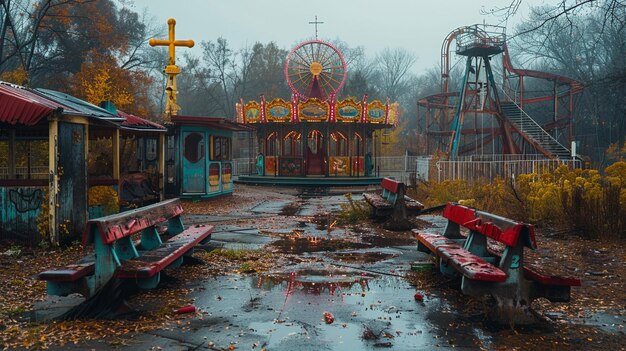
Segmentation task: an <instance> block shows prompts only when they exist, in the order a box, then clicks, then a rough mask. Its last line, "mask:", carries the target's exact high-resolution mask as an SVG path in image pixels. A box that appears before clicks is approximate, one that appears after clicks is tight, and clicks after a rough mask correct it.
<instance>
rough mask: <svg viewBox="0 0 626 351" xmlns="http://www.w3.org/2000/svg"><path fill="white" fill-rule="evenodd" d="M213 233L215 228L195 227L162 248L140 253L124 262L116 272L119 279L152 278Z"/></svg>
mask: <svg viewBox="0 0 626 351" xmlns="http://www.w3.org/2000/svg"><path fill="white" fill-rule="evenodd" d="M212 231H213V226H211V225H207V226H195V227H192V228H189V229H187V230H185V231H184V232H182V233H180V234H177V235H175V236H174V237H172V238H171V239H169V240H168V241H166V242H164V243H163V245H162V246H160V247H159V248H157V249H154V250H151V251H145V252H140V255H139V257H137V258H135V259H132V260H128V261H124V262H123V263H122V266H121V267H120V268H118V269H117V270H116V271H115V276H116V277H118V278H133V279H134V278H150V277H153V276H155V275H156V274H157V273H158V272H160V271H162V270H163V269H164V268H165V267H167V266H169V265H170V264H171V263H172V262H174V261H175V260H176V259H178V258H179V257H181V256H182V255H184V254H185V252H187V251H189V250H190V249H191V248H193V247H194V246H195V245H197V244H198V243H199V242H201V241H202V240H204V239H206V238H207V237H208V236H209V235H211V232H212Z"/></svg>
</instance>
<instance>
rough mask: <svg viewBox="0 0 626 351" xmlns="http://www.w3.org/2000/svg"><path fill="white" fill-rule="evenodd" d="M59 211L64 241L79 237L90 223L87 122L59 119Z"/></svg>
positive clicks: (59, 224) (61, 236) (61, 234)
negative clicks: (77, 122)
mask: <svg viewBox="0 0 626 351" xmlns="http://www.w3.org/2000/svg"><path fill="white" fill-rule="evenodd" d="M58 145H59V156H58V160H59V161H58V162H59V163H58V165H59V196H58V198H59V201H58V203H59V205H60V207H59V211H58V217H57V220H58V223H57V225H58V226H59V228H60V230H59V232H60V240H61V242H70V241H73V240H76V239H78V238H80V235H81V234H82V232H83V228H85V224H86V223H87V212H88V204H87V163H86V162H85V126H83V125H81V124H74V123H59V136H58Z"/></svg>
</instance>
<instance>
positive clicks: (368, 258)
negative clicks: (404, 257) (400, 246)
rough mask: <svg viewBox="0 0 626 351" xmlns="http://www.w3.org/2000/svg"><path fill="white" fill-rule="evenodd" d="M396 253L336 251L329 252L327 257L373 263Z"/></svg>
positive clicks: (342, 260)
mask: <svg viewBox="0 0 626 351" xmlns="http://www.w3.org/2000/svg"><path fill="white" fill-rule="evenodd" d="M397 256H398V254H394V253H388V252H380V251H372V252H337V253H333V254H329V255H328V257H329V258H331V259H333V260H337V261H339V262H346V263H374V262H380V261H386V260H389V259H392V258H394V257H397Z"/></svg>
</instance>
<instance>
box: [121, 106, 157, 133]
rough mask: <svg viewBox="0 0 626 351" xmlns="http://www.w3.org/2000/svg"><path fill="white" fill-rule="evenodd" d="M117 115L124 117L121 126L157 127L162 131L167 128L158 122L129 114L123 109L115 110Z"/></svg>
mask: <svg viewBox="0 0 626 351" xmlns="http://www.w3.org/2000/svg"><path fill="white" fill-rule="evenodd" d="M117 115H118V116H120V117H122V118H124V119H125V121H124V122H122V126H128V127H138V128H140V129H153V130H154V129H159V130H163V131H166V130H167V128H165V127H163V126H162V125H160V124H158V123H155V122H152V121H149V120H147V119H143V118H141V117H138V116H135V115H131V114H129V113H126V112H124V111H120V110H117Z"/></svg>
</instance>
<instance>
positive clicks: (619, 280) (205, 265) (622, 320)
mask: <svg viewBox="0 0 626 351" xmlns="http://www.w3.org/2000/svg"><path fill="white" fill-rule="evenodd" d="M290 199H294V192H293V191H291V192H290V191H284V192H278V191H275V189H272V188H262V187H253V186H241V185H238V186H237V188H236V191H235V193H234V194H233V195H232V196H229V197H224V198H220V199H215V200H212V201H201V202H191V201H185V202H184V203H183V207H184V209H185V212H186V213H187V214H196V215H201V214H207V215H233V214H240V215H241V214H246V213H249V212H250V210H251V209H252V208H254V206H256V205H258V204H259V203H262V202H264V201H270V200H285V201H289V200H290ZM270 220H271V221H273V222H272V223H271V224H268V225H273V226H275V227H280V221H278V223H276V219H275V218H273V219H267V221H270ZM261 222H262V221H261V220H259V223H261ZM418 222H419V220H418ZM418 224H419V225H420V226H423V227H427V226H428V223H425V222H419V223H418ZM360 225H367V226H376V225H379V224H373V223H361V224H360ZM426 230H427V229H426ZM389 235H390V237H388V238H386V239H381V240H389V242H402V243H403V244H405V243H407V242H408V243H410V242H411V240H413V239H412V234H411V233H410V232H399V233H393V234H389ZM537 241H538V244H539V249H538V250H536V251H535V252H530V253H528V255H527V257H526V262H532V263H533V264H535V265H538V266H543V267H547V268H548V269H549V270H550V271H554V272H559V273H561V274H565V275H568V276H573V277H577V278H580V279H581V280H582V286H581V287H575V288H573V289H572V300H571V302H569V303H561V304H551V303H549V302H547V301H542V300H537V301H535V303H534V304H533V308H534V310H535V311H536V312H537V313H538V314H539V315H540V316H542V318H543V319H545V320H546V323H547V324H546V325H547V328H549V329H551V330H553V331H554V332H553V333H546V332H545V331H546V329H545V325H544V326H543V327H542V328H539V329H533V328H521V327H515V326H511V327H498V328H499V329H498V330H496V331H494V332H495V333H496V335H498V338H499V340H498V342H496V343H494V344H493V345H496V346H489V347H487V346H484V345H477V347H476V350H491V349H493V350H562V349H568V350H569V349H571V350H624V349H626V348H625V346H624V345H626V337H625V334H624V325H626V307H625V306H626V281H625V279H624V278H625V277H626V263H625V262H626V249H625V248H624V243H623V242H603V241H590V240H583V239H581V238H579V237H563V236H557V235H550V234H549V233H548V232H547V231H538V233H537ZM84 254H85V252H84V251H83V249H82V248H81V247H80V245H78V244H77V245H74V246H71V247H68V248H64V249H41V248H33V247H22V246H18V245H16V244H12V243H0V282H1V284H0V348H3V349H15V348H25V349H43V348H48V347H53V348H54V347H57V348H58V347H60V346H62V345H67V344H74V343H83V342H85V341H88V340H99V339H103V338H106V339H107V340H108V342H109V345H111V346H112V347H115V346H120V347H122V346H127V345H128V343H129V338H128V336H129V335H136V334H138V333H141V332H144V331H148V330H155V329H159V328H167V327H168V326H172V325H175V326H181V325H182V326H184V325H186V323H190V321H189V318H190V317H193V316H194V315H179V314H176V313H174V312H173V311H174V310H175V309H177V308H179V307H181V306H185V305H187V304H190V303H192V302H193V301H192V300H191V299H190V298H189V292H190V290H191V288H181V287H180V286H185V285H184V284H179V283H180V282H181V281H189V280H193V279H194V277H198V276H203V277H206V276H218V275H233V274H234V275H246V274H254V273H258V272H260V271H267V270H271V269H273V268H276V267H282V266H286V265H288V264H295V263H298V264H299V263H303V262H305V263H306V262H307V260H313V261H314V260H316V258H314V257H308V256H307V257H303V256H301V255H299V254H296V253H293V254H289V253H276V252H272V251H271V250H262V251H261V250H259V251H245V252H241V253H221V254H216V253H215V252H211V253H206V252H199V253H196V255H195V256H196V258H197V259H198V264H196V265H191V266H184V267H181V268H180V269H177V270H175V271H174V272H173V273H172V274H171V276H168V277H167V278H168V279H165V282H164V284H162V287H160V288H159V289H155V290H152V291H149V292H145V293H142V294H141V298H138V296H135V297H134V298H133V299H131V301H130V302H131V304H134V306H135V307H137V306H139V307H140V306H142V305H145V306H154V305H155V304H156V305H157V306H159V308H157V309H155V308H154V307H152V308H151V309H150V310H147V311H146V312H145V313H143V314H141V315H140V316H139V317H138V318H135V319H133V320H113V321H111V320H107V321H98V320H95V321H94V320H87V321H66V322H52V323H42V324H40V323H31V322H30V321H28V319H27V318H25V317H24V316H25V315H27V314H28V311H30V310H31V309H32V308H33V303H35V302H36V301H43V300H45V298H46V291H45V283H44V282H41V281H38V280H37V279H36V275H37V273H39V272H41V271H42V270H44V269H46V268H48V267H53V266H59V265H64V264H69V263H73V262H75V261H76V260H77V259H78V258H80V257H82V256H83V255H84ZM347 259H349V258H347ZM407 278H408V279H409V280H411V281H412V282H413V284H414V285H415V286H416V289H417V291H421V292H424V293H425V294H429V293H431V292H432V293H434V292H436V293H437V294H441V295H443V296H449V297H450V301H451V308H453V309H458V310H460V311H462V312H461V319H460V320H453V321H450V330H454V328H455V326H458V325H460V324H466V325H472V323H478V324H481V325H482V326H483V327H487V328H488V326H485V325H484V321H482V320H477V319H476V318H475V316H476V314H477V311H480V310H481V308H483V307H484V306H483V304H484V301H478V300H473V299H469V300H468V299H467V298H463V297H462V296H460V293H459V292H458V291H456V290H453V289H449V288H448V287H447V286H446V285H445V283H444V282H443V281H442V280H440V279H439V278H438V277H436V276H434V277H424V276H421V275H420V274H417V273H415V274H413V273H412V274H410V275H409V277H407ZM448 346H452V347H453V346H454V345H452V344H451V345H448Z"/></svg>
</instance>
